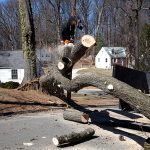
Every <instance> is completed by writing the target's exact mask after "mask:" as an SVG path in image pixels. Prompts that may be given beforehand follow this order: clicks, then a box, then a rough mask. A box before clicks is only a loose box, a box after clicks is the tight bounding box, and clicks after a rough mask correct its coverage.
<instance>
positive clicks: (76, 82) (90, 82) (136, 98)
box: [40, 66, 150, 119]
mask: <svg viewBox="0 0 150 150" xmlns="http://www.w3.org/2000/svg"><path fill="white" fill-rule="evenodd" d="M52 79H53V80H54V79H55V80H56V81H57V83H59V87H61V88H63V89H65V90H67V91H78V90H80V89H81V88H83V87H86V86H94V87H97V88H99V89H102V90H104V91H105V92H108V93H110V94H112V95H114V96H115V97H118V98H120V99H122V100H124V101H125V102H127V103H128V104H129V105H130V106H131V107H132V108H133V109H134V110H136V111H138V112H140V113H142V114H143V115H145V116H146V117H147V118H149V119H150V109H149V108H150V97H148V96H147V95H145V94H144V93H142V92H139V91H138V90H137V89H135V88H133V87H131V86H129V85H128V84H126V83H123V82H121V81H119V80H117V79H115V78H113V77H108V76H105V75H101V76H100V75H99V74H97V73H92V72H91V71H90V69H89V72H87V73H84V74H81V75H79V76H77V77H76V78H74V79H72V80H69V79H67V78H65V77H64V76H63V75H62V74H61V73H60V72H59V71H58V69H57V67H56V66H51V68H50V73H49V75H48V76H45V77H42V78H41V79H40V84H41V87H42V88H43V89H44V88H47V87H44V85H45V84H47V83H50V82H51V80H52ZM49 86H51V85H50V84H49ZM45 90H47V89H45Z"/></svg>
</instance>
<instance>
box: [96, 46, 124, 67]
mask: <svg viewBox="0 0 150 150" xmlns="http://www.w3.org/2000/svg"><path fill="white" fill-rule="evenodd" d="M114 63H116V64H120V65H122V66H126V48H125V47H102V48H101V50H100V51H99V53H98V54H97V55H96V58H95V67H96V68H102V69H112V66H113V64H114Z"/></svg>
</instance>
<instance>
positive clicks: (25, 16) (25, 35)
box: [18, 0, 37, 81]
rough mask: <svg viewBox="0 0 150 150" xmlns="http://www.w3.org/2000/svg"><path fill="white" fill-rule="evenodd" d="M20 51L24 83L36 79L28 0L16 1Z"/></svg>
mask: <svg viewBox="0 0 150 150" xmlns="http://www.w3.org/2000/svg"><path fill="white" fill-rule="evenodd" d="M18 4H19V16H20V26H21V33H22V49H23V52H24V58H25V73H24V81H27V80H32V79H34V78H36V77H37V72H36V54H35V31H34V24H33V15H32V9H31V3H30V0H18Z"/></svg>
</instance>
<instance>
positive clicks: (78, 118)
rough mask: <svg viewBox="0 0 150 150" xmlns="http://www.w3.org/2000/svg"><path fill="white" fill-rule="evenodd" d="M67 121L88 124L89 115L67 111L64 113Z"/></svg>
mask: <svg viewBox="0 0 150 150" xmlns="http://www.w3.org/2000/svg"><path fill="white" fill-rule="evenodd" d="M63 117H64V119H65V120H69V121H75V122H80V123H88V120H89V115H88V114H86V113H83V112H80V111H77V110H66V111H65V112H64V113H63Z"/></svg>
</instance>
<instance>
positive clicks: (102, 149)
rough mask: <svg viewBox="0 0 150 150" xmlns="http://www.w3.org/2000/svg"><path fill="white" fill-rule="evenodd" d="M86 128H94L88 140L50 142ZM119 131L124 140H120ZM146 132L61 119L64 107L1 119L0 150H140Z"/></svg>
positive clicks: (146, 134)
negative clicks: (62, 144) (68, 143)
mask: <svg viewBox="0 0 150 150" xmlns="http://www.w3.org/2000/svg"><path fill="white" fill-rule="evenodd" d="M96 109H97V108H96ZM88 127H91V128H93V129H95V131H96V132H95V135H94V138H93V139H91V140H89V141H86V142H83V143H80V144H76V145H74V146H68V147H63V148H59V147H56V146H55V145H53V143H52V138H53V136H55V135H63V134H67V133H70V132H72V131H73V132H79V131H83V130H84V129H86V128H88ZM120 134H121V135H123V136H124V138H125V141H120V140H119V136H120ZM148 135H149V133H145V132H140V131H134V130H127V129H112V128H110V127H103V126H97V125H94V124H89V125H88V124H80V123H75V122H71V121H67V120H64V119H63V110H56V111H51V112H41V113H34V114H32V113H30V114H23V115H17V116H10V117H6V118H5V117H3V118H0V150H60V149H63V150H141V149H142V146H143V143H144V141H145V138H147V136H148Z"/></svg>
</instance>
